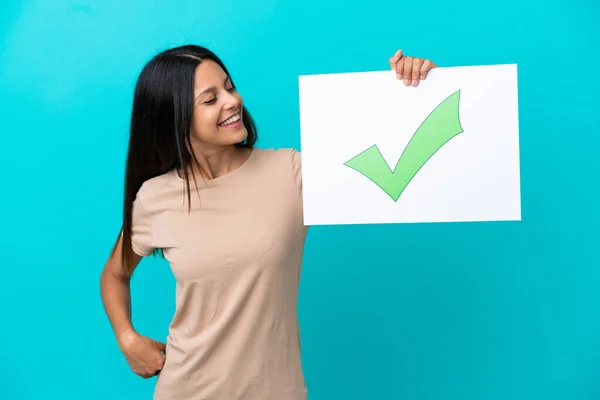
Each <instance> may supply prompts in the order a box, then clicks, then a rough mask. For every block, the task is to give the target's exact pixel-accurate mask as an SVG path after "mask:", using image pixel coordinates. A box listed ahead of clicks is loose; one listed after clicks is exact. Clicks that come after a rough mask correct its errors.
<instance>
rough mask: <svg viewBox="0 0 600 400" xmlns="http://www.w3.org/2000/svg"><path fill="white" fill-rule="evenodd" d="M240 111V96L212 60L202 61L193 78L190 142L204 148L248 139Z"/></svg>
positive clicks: (241, 108)
mask: <svg viewBox="0 0 600 400" xmlns="http://www.w3.org/2000/svg"><path fill="white" fill-rule="evenodd" d="M242 112H243V101H242V97H241V96H240V95H239V93H238V92H237V90H236V89H235V87H234V86H233V84H232V83H231V79H230V78H229V76H227V74H226V73H225V72H224V71H223V69H222V68H221V67H220V66H219V65H218V64H217V63H215V62H214V61H212V60H204V61H202V62H201V63H200V65H198V67H197V68H196V72H195V78H194V113H193V115H192V124H191V131H190V137H191V140H192V143H194V142H196V143H198V144H199V145H200V146H201V147H203V148H205V149H206V148H214V147H220V146H227V145H233V144H236V143H240V142H242V141H243V140H244V139H246V137H247V136H248V131H247V130H246V127H245V126H244V124H243V122H242Z"/></svg>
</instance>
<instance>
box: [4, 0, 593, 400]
mask: <svg viewBox="0 0 600 400" xmlns="http://www.w3.org/2000/svg"><path fill="white" fill-rule="evenodd" d="M598 20H600V6H599V5H598V3H597V2H594V0H577V1H567V0H563V1H556V0H547V1H522V0H519V1H516V0H505V1H503V2H500V3H498V2H491V3H485V2H481V1H440V0H431V1H428V2H397V1H394V2H392V1H383V0H370V1H368V2H355V3H349V2H347V1H342V0H328V1H317V0H303V1H295V0H294V1H292V0H287V1H283V0H282V1H274V0H257V1H247V0H235V1H233V0H222V1H210V2H209V1H192V0H186V1H183V0H179V1H174V2H172V1H151V2H149V1H141V0H135V1H133V0H128V1H117V0H105V1H102V2H100V1H58V0H53V1H42V0H38V1H3V2H2V3H1V5H0V38H1V39H2V41H1V46H0V113H1V116H2V118H1V125H0V132H1V138H2V142H1V143H2V145H1V146H0V155H1V157H0V171H1V174H2V176H1V178H2V196H1V197H0V210H1V211H0V226H1V227H2V229H1V230H0V246H1V250H2V255H1V258H0V266H1V268H0V313H1V314H0V343H1V344H2V347H3V349H2V361H1V362H0V382H1V383H0V399H3V400H4V399H6V400H12V399H26V400H29V399H46V398H60V399H63V400H68V399H78V400H79V399H89V400H95V399H112V400H118V399H128V400H130V399H149V398H151V395H152V390H153V385H154V380H143V379H141V378H138V377H137V376H135V375H133V373H131V372H130V370H129V367H128V365H127V364H126V362H125V361H124V359H123V357H122V355H121V354H120V352H119V350H118V348H117V345H116V343H115V341H114V336H113V333H112V330H111V329H110V326H109V324H108V321H107V319H106V317H105V314H104V311H103V309H102V305H101V301H100V295H99V275H100V271H101V269H102V267H103V265H104V262H105V261H106V258H107V256H108V253H109V251H110V248H111V245H112V243H113V240H114V239H115V237H116V234H117V230H118V228H119V221H120V213H121V196H122V183H123V172H124V159H125V152H126V144H127V134H128V131H127V129H128V122H129V112H130V105H131V99H132V92H133V85H134V83H135V79H136V77H137V74H138V73H139V71H140V69H141V67H142V66H143V64H144V63H145V62H146V61H147V60H148V59H149V58H150V57H151V56H152V55H153V54H154V53H155V52H157V51H159V50H162V49H163V48H165V47H169V46H174V45H179V44H184V43H188V42H193V43H197V44H201V45H205V46H208V47H209V48H211V49H213V50H214V51H215V52H216V53H217V54H218V55H219V56H221V57H222V58H223V59H224V61H225V63H226V65H227V66H228V67H229V68H230V70H231V72H232V74H233V76H234V78H235V80H236V83H237V85H238V88H239V90H240V91H241V93H242V95H243V96H244V99H245V101H246V104H247V105H248V107H249V109H250V110H251V112H252V113H253V114H254V116H255V117H256V119H257V121H258V126H259V132H260V141H259V145H260V146H261V147H295V148H299V146H300V130H299V110H298V87H297V78H298V75H301V74H312V73H335V72H354V71H356V72H358V71H372V70H384V69H388V68H389V65H388V58H389V57H390V56H391V55H392V54H393V53H394V52H395V51H396V50H397V49H398V48H402V49H404V51H405V53H407V54H410V55H415V56H420V57H426V58H430V59H432V60H434V61H435V62H437V63H438V64H439V65H440V66H457V65H480V64H494V63H518V66H519V99H520V103H519V113H520V128H521V130H520V135H521V149H520V151H521V168H522V172H521V173H522V175H521V176H522V207H523V209H522V210H523V211H522V214H523V221H522V222H508V223H462V224H413V225H369V226H330V227H315V228H312V229H311V232H310V234H309V236H308V240H307V244H306V253H305V262H304V270H303V275H302V285H301V293H300V309H299V313H300V321H301V329H302V339H303V343H302V351H303V361H304V368H305V374H306V380H307V384H308V388H309V398H310V399H311V400H317V399H319V400H329V399H344V400H351V399H384V400H387V399H407V400H417V399H419V400H429V399H432V400H454V399H456V400H459V399H460V400H482V399H486V400H487V399H490V400H496V399H498V400H499V399H527V400H533V399H536V400H537V399H544V400H554V399H569V400H583V399H598V398H600V291H599V287H600V262H599V258H600V257H599V247H600V245H599V242H600V240H599V236H600V235H599V234H598V223H599V222H600V221H599V220H600V218H599V213H598V205H599V204H600V201H599V200H600V192H599V189H598V187H599V182H600V181H599V179H598V173H599V172H600V168H599V162H598V146H599V145H600V139H599V136H600V121H599V120H600V117H599V114H600V102H599V100H598V93H599V90H600V85H599V79H598V73H597V70H598V62H599V61H600V58H599V56H598V49H600V28H599V27H598ZM341 117H348V118H351V116H341ZM132 285H133V286H132V291H133V293H132V296H133V309H134V322H135V324H136V326H137V328H138V330H139V331H140V332H141V333H142V334H145V335H148V336H152V337H154V338H157V339H159V340H163V339H164V337H165V335H166V334H167V325H168V323H169V320H170V317H171V313H172V312H173V306H174V303H173V302H174V280H173V277H172V275H171V273H170V271H169V269H168V265H167V264H166V263H165V262H164V261H162V260H160V259H156V260H154V259H149V260H145V261H144V262H143V264H142V266H141V267H140V268H139V269H138V271H137V272H136V276H135V278H134V280H133V283H132Z"/></svg>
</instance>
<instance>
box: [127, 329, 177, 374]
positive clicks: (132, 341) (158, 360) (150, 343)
mask: <svg viewBox="0 0 600 400" xmlns="http://www.w3.org/2000/svg"><path fill="white" fill-rule="evenodd" d="M118 342H119V348H120V349H121V351H122V352H123V355H124V356H125V359H126V360H127V363H128V364H129V366H130V367H131V370H132V371H133V372H134V373H135V374H137V375H139V376H141V377H142V378H146V379H147V378H151V377H153V376H155V375H157V374H158V373H159V372H160V370H161V369H162V368H163V365H164V364H165V344H164V343H161V342H158V341H156V340H153V339H150V338H148V337H146V336H142V335H140V334H138V333H136V332H127V333H124V334H122V335H120V336H119V338H118Z"/></svg>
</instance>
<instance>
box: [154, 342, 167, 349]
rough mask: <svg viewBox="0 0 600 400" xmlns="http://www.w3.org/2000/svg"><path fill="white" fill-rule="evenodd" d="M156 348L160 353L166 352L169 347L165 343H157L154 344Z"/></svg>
mask: <svg viewBox="0 0 600 400" xmlns="http://www.w3.org/2000/svg"><path fill="white" fill-rule="evenodd" d="M154 346H155V347H156V348H157V349H158V350H160V351H165V350H166V348H167V346H166V345H165V344H164V343H161V342H157V341H155V342H154Z"/></svg>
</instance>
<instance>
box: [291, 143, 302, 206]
mask: <svg viewBox="0 0 600 400" xmlns="http://www.w3.org/2000/svg"><path fill="white" fill-rule="evenodd" d="M292 176H293V179H294V185H295V186H296V188H297V190H298V193H299V194H300V195H302V154H301V153H300V152H299V151H297V150H294V149H292Z"/></svg>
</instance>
